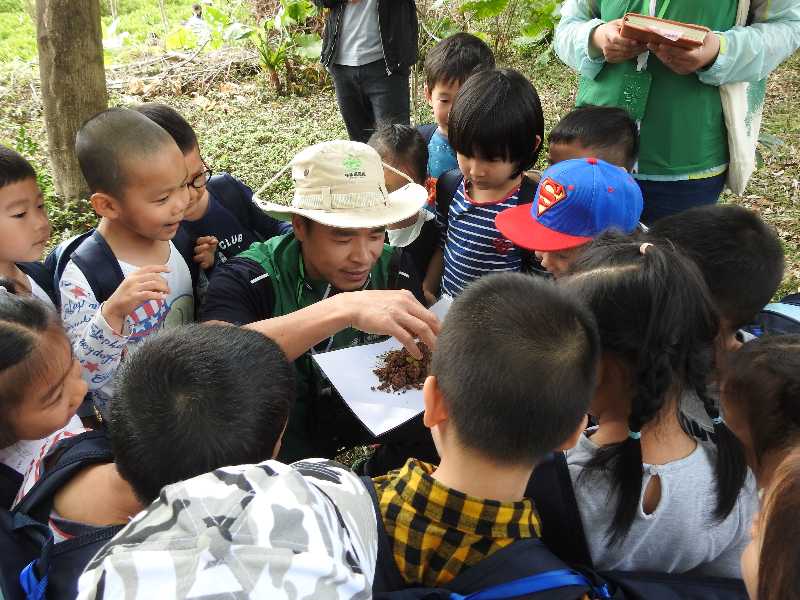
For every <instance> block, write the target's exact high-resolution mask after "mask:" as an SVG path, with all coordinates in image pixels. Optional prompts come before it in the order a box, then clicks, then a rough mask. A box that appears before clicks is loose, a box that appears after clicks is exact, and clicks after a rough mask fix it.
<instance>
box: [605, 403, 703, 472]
mask: <svg viewBox="0 0 800 600" xmlns="http://www.w3.org/2000/svg"><path fill="white" fill-rule="evenodd" d="M628 431H629V429H628V415H627V414H610V413H609V412H608V411H607V412H604V413H603V414H601V415H600V416H599V426H598V428H597V431H595V432H594V434H593V435H592V436H591V438H590V439H591V440H592V442H593V443H594V444H596V445H598V446H605V445H606V444H613V443H616V442H623V441H625V439H627V437H628ZM641 433H642V437H641V438H640V439H639V442H640V443H641V445H642V462H644V463H647V464H649V465H664V464H667V463H670V462H673V461H676V460H680V459H682V458H686V457H687V456H689V455H690V454H691V453H692V452H694V450H695V448H697V442H695V441H694V440H693V439H692V438H691V437H689V436H688V435H687V434H686V432H685V431H684V430H683V428H681V424H680V421H678V415H677V413H676V412H675V411H674V410H673V409H671V408H666V409H665V410H664V411H663V412H662V414H661V415H660V416H659V417H658V418H657V419H655V420H653V421H651V422H650V423H647V424H646V425H644V426H643V427H642V432H641Z"/></svg>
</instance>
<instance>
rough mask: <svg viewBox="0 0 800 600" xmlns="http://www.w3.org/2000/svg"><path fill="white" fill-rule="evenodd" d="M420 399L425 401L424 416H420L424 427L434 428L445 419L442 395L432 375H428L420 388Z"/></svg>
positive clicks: (445, 412)
mask: <svg viewBox="0 0 800 600" xmlns="http://www.w3.org/2000/svg"><path fill="white" fill-rule="evenodd" d="M422 399H423V400H424V401H425V414H424V415H423V416H422V422H423V423H424V424H425V427H428V428H430V427H434V426H435V425H438V424H439V423H441V422H442V421H444V420H445V419H447V411H446V410H445V408H444V402H442V393H441V392H440V391H439V386H438V385H436V377H434V376H433V375H429V376H428V378H427V379H426V380H425V385H424V386H422Z"/></svg>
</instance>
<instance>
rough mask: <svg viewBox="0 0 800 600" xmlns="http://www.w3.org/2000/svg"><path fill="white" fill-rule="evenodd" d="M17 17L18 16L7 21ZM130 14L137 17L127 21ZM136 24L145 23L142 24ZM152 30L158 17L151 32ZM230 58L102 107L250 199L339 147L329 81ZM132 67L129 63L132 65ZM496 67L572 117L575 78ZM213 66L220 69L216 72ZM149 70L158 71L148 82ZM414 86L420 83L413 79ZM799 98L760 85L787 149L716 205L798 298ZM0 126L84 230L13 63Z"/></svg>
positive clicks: (423, 108)
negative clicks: (160, 130)
mask: <svg viewBox="0 0 800 600" xmlns="http://www.w3.org/2000/svg"><path fill="white" fill-rule="evenodd" d="M18 1H19V0H0V23H3V25H0V60H2V56H3V55H2V52H3V47H4V46H3V44H4V43H7V41H8V39H9V38H4V37H3V36H4V35H5V34H4V33H3V32H4V31H5V30H6V29H7V25H6V24H5V19H3V18H2V17H4V16H5V14H2V13H3V10H4V9H5V8H8V6H10V3H13V4H16V3H17V2H18ZM126 2H131V3H132V4H131V5H132V6H133V3H134V0H120V13H122V12H123V10H124V7H125V6H126ZM167 6H168V7H171V8H169V9H168V10H172V11H173V14H175V12H176V11H178V10H181V11H184V12H185V10H184V9H185V8H186V7H188V6H190V4H185V5H184V4H182V3H181V2H179V0H167ZM4 7H5V8H4ZM19 13H20V10H19V7H18V6H17V10H16V13H14V14H17V15H19ZM134 13H136V11H131V12H130V13H128V14H134ZM8 14H11V11H9V12H8ZM136 14H138V13H136ZM22 16H25V15H22ZM25 18H27V17H25ZM141 18H142V19H144V17H141ZM147 18H150V17H147ZM106 20H107V18H106ZM144 22H146V23H149V21H146V20H145V21H144ZM158 24H160V17H158V20H157V21H156V23H155V25H153V26H154V27H155V26H157V25H158ZM123 30H124V27H123ZM28 35H30V32H29V34H28ZM8 43H11V42H8ZM15 43H16V42H15ZM20 43H21V42H20ZM34 49H35V44H34ZM239 52H240V53H241V51H239ZM228 56H230V53H227V54H226V53H224V52H220V53H204V54H203V55H202V57H203V60H202V62H201V63H200V64H198V65H193V66H191V67H189V66H187V67H184V69H183V70H182V71H180V72H178V73H174V72H173V73H171V74H170V76H169V77H164V78H163V80H159V79H155V80H151V81H155V82H156V83H158V85H157V86H156V87H154V88H153V89H152V90H151V91H150V92H148V93H147V94H145V95H141V94H140V95H133V94H131V93H130V92H129V87H128V85H127V84H126V82H127V81H129V80H133V79H136V77H141V75H136V76H133V75H129V74H127V73H128V72H126V71H125V70H124V69H122V70H115V71H109V73H108V77H107V78H108V80H109V81H116V82H118V83H117V84H115V85H113V86H111V87H110V89H109V93H110V103H111V105H112V106H130V105H132V104H134V103H137V102H141V101H152V100H158V101H160V102H165V103H167V104H169V105H171V106H173V107H174V108H176V109H177V110H179V111H180V112H182V113H183V114H184V115H185V116H186V118H187V119H188V120H189V122H190V123H192V124H193V126H194V127H195V129H196V130H197V133H198V136H199V138H200V142H201V149H202V152H203V157H204V158H205V160H206V161H208V163H209V164H210V165H211V166H212V168H213V169H214V170H215V171H217V172H219V171H228V172H230V173H232V174H233V175H235V176H236V177H239V178H240V179H242V180H243V181H245V182H247V183H248V184H250V185H251V186H252V187H253V188H254V189H256V188H258V187H260V186H261V184H262V183H264V182H266V181H267V180H268V179H269V178H270V177H271V176H272V175H273V174H274V173H276V172H277V171H278V170H279V169H280V168H281V167H283V166H284V165H285V164H286V163H287V162H288V161H289V160H290V159H291V157H292V156H293V155H294V154H295V153H296V152H298V151H299V150H301V149H302V148H304V147H306V146H308V145H309V144H313V143H317V142H321V141H325V140H331V139H338V138H344V137H346V133H345V129H344V124H343V122H342V119H341V116H340V114H339V112H338V109H337V107H336V102H335V99H334V95H333V88H332V85H331V82H330V80H328V81H327V82H326V84H325V85H323V86H321V87H320V86H317V85H316V84H314V85H312V86H305V87H304V88H303V89H304V92H303V94H304V95H291V96H277V95H276V94H275V93H274V91H272V89H271V88H270V87H269V86H268V83H267V82H266V81H265V80H264V79H263V77H262V76H261V75H259V74H258V68H257V65H256V63H255V62H254V59H250V60H244V61H239V62H235V64H234V67H233V68H232V69H231V68H230V64H231V63H230V61H229V62H228V65H229V66H228V69H227V70H226V69H225V68H224V66H225V64H226V62H225V61H226V60H228V59H227V58H226V57H228ZM130 60H135V57H132V58H131V59H130ZM500 62H501V63H502V64H505V65H507V66H511V67H514V68H517V69H519V70H521V71H522V72H523V73H525V74H526V75H527V76H528V77H529V78H530V79H531V80H532V81H533V82H534V83H535V85H536V87H537V89H538V91H539V94H540V96H541V99H542V105H543V108H544V114H545V120H546V130H549V129H550V128H551V127H552V126H553V124H555V123H556V122H557V121H558V120H559V119H560V118H561V117H562V116H563V115H564V114H565V113H566V112H567V111H569V110H570V109H571V107H572V104H573V102H574V97H575V92H576V89H577V76H576V74H575V73H574V72H573V71H571V70H570V69H568V68H567V67H565V66H564V65H562V64H561V63H560V62H558V61H557V60H551V61H550V63H549V64H546V65H539V64H537V63H536V60H535V56H533V55H529V54H525V53H524V52H515V53H512V54H511V55H510V56H508V57H506V58H505V59H503V60H501V61H500ZM215 65H222V66H220V67H219V68H216V67H215ZM190 68H191V69H192V70H189V69H190ZM157 69H158V67H157V65H156V66H155V67H154V72H155V71H157ZM199 71H202V72H203V73H208V75H203V76H202V78H201V77H199V76H197V75H196V72H199ZM147 74H148V75H150V74H151V73H147ZM421 80H422V77H419V81H420V82H421ZM119 82H121V83H119ZM418 88H420V89H418V90H417V98H418V100H419V101H420V102H419V110H418V114H417V115H416V117H417V119H418V120H419V122H431V121H432V118H431V115H430V111H429V110H428V108H427V105H426V104H425V102H424V98H423V96H422V94H421V86H418ZM798 89H800V52H799V53H795V54H794V56H792V57H790V58H789V59H788V60H786V61H785V62H784V63H783V64H782V65H781V66H780V67H779V68H778V69H776V70H775V72H774V73H772V74H771V75H770V77H769V80H768V87H767V98H766V103H765V110H764V121H763V124H762V131H763V132H765V133H769V134H772V135H775V136H777V137H778V138H781V139H782V140H783V141H784V142H785V145H783V146H778V147H777V153H776V154H773V153H772V152H771V151H770V150H767V149H766V148H762V151H763V153H764V166H763V167H762V168H761V169H759V170H758V171H757V172H756V173H755V174H754V176H753V178H752V179H751V181H750V184H749V186H748V188H747V190H746V192H745V194H744V196H743V197H741V198H736V197H734V196H733V195H732V194H731V193H730V192H728V191H727V190H726V192H725V193H724V195H723V197H722V200H721V201H722V202H730V203H736V204H742V205H744V206H747V207H749V208H751V209H753V210H756V211H758V212H760V213H761V214H762V215H763V216H764V218H765V219H767V220H768V221H769V222H770V223H771V224H772V226H773V227H774V228H775V229H776V231H777V232H778V233H779V235H780V236H781V239H782V240H783V242H784V245H785V249H786V256H787V262H788V268H787V275H786V278H785V280H784V283H783V284H782V286H781V289H780V290H779V293H778V295H784V294H786V293H789V292H796V291H800V116H798V115H799V114H800V111H798V105H799V104H800V99H798V96H797V90H798ZM0 119H1V121H0V143H6V144H8V145H10V146H12V147H17V148H18V149H21V150H27V151H29V153H30V154H31V160H32V162H34V164H35V166H36V168H37V170H38V171H39V172H40V173H42V183H43V187H44V188H45V192H46V195H48V196H49V199H48V201H49V202H50V206H51V214H52V215H53V221H54V230H55V233H56V235H59V236H60V235H65V234H68V233H72V232H74V231H76V230H81V229H82V228H85V227H86V226H91V225H92V222H93V219H92V217H91V215H90V214H89V215H86V214H80V213H79V212H78V211H76V210H75V207H68V208H67V209H65V208H64V207H61V206H59V205H58V203H57V201H56V200H55V199H54V198H53V197H52V186H51V184H50V181H49V166H48V164H47V156H48V154H47V139H46V131H45V125H44V121H43V117H42V106H41V96H40V92H39V82H38V70H37V68H36V66H35V64H33V63H22V62H18V61H17V62H14V63H13V64H11V65H10V66H6V67H5V68H0ZM262 196H263V197H266V198H269V199H272V200H275V201H284V202H285V201H288V199H290V197H291V181H290V179H289V177H288V176H287V177H284V178H282V179H281V180H279V181H278V182H277V183H276V184H275V185H273V186H272V187H271V188H270V189H268V190H267V191H265V193H264V194H262ZM54 237H55V236H54Z"/></svg>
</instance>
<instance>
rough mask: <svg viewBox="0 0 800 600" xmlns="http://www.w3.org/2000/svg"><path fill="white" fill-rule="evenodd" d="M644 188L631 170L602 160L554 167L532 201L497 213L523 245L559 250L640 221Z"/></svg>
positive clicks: (504, 231)
mask: <svg viewBox="0 0 800 600" xmlns="http://www.w3.org/2000/svg"><path fill="white" fill-rule="evenodd" d="M641 214H642V192H641V190H640V189H639V185H638V184H637V183H636V182H635V181H634V180H633V178H632V177H631V176H630V175H629V174H628V172H627V171H625V170H624V169H621V168H619V167H617V166H614V165H611V164H608V163H607V162H605V161H602V160H598V159H596V158H577V159H573V160H565V161H563V162H560V163H556V164H554V165H552V166H550V167H548V168H547V169H546V170H545V172H544V173H543V174H542V181H541V182H540V183H539V187H538V189H537V190H536V197H535V198H534V200H533V203H532V204H522V205H520V206H515V207H514V208H508V209H506V210H504V211H503V212H501V213H500V214H498V215H497V217H495V220H494V223H495V226H496V227H497V229H499V230H500V233H502V234H503V236H505V237H506V238H508V239H509V240H511V241H512V242H514V244H516V245H517V246H519V247H521V248H527V249H529V250H538V251H540V252H554V251H557V250H566V249H568V248H575V247H576V246H580V245H581V244H585V243H586V242H589V241H591V240H593V239H594V238H596V237H597V236H598V235H600V234H601V233H602V232H603V231H605V230H606V229H608V228H609V227H617V228H619V229H622V230H623V231H625V232H626V233H630V232H631V231H633V230H634V229H635V228H636V226H637V225H638V224H639V217H640V215H641Z"/></svg>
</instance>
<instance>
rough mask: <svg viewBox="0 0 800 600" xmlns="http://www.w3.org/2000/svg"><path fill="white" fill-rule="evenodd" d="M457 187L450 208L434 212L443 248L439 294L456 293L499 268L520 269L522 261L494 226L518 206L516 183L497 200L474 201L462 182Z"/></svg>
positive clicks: (440, 244) (511, 244)
mask: <svg viewBox="0 0 800 600" xmlns="http://www.w3.org/2000/svg"><path fill="white" fill-rule="evenodd" d="M465 183H466V179H464V180H462V182H461V185H459V186H458V187H457V188H456V193H455V196H454V197H453V201H452V202H451V203H450V211H449V213H448V214H447V216H446V218H445V215H442V214H441V213H440V212H439V210H438V208H437V212H436V221H435V222H436V227H437V229H438V230H439V247H440V248H443V249H444V273H443V275H442V293H443V294H448V295H450V296H456V295H457V294H458V293H459V292H460V291H461V290H463V289H464V287H465V286H466V285H467V284H468V283H469V282H470V281H472V280H473V279H477V278H478V277H482V276H484V275H488V274H489V273H494V272H501V271H519V270H520V267H521V264H522V260H521V258H520V256H519V254H518V253H517V249H516V247H515V246H514V244H513V242H511V241H510V240H507V239H505V238H504V237H503V235H502V234H501V233H500V232H499V231H498V230H497V228H496V227H495V225H494V218H495V217H496V216H497V215H498V213H500V212H501V211H504V210H505V209H507V208H512V207H514V206H516V205H517V196H518V194H519V186H517V187H515V188H514V189H513V190H511V191H510V192H509V193H508V195H507V196H506V197H505V198H501V199H500V200H498V201H497V202H490V203H486V204H474V203H473V202H472V200H470V199H469V196H468V195H467V193H466V191H465V189H464V185H465Z"/></svg>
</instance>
